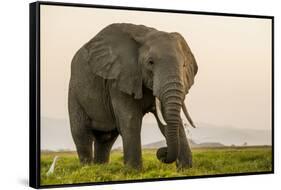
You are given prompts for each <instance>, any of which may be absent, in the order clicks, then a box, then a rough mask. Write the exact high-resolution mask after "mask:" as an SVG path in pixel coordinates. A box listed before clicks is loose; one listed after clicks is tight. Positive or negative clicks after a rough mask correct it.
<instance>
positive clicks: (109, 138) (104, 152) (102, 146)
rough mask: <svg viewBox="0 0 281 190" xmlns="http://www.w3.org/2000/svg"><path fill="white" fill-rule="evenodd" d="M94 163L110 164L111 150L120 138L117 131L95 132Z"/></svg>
mask: <svg viewBox="0 0 281 190" xmlns="http://www.w3.org/2000/svg"><path fill="white" fill-rule="evenodd" d="M94 136H95V140H94V163H97V164H103V163H108V162H109V156H110V150H111V148H112V145H113V144H114V142H115V140H116V139H117V137H118V132H117V130H114V131H111V132H106V133H103V132H94Z"/></svg>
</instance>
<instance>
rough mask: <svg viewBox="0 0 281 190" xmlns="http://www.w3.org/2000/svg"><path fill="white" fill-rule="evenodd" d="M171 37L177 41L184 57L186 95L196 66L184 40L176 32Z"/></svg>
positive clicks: (196, 68)
mask: <svg viewBox="0 0 281 190" xmlns="http://www.w3.org/2000/svg"><path fill="white" fill-rule="evenodd" d="M171 35H172V36H174V37H175V38H176V39H177V42H178V44H179V47H180V49H181V51H182V54H183V56H184V65H185V67H184V68H185V71H186V72H185V74H184V75H185V76H184V83H185V86H186V89H185V90H186V93H188V91H189V89H190V87H191V86H192V85H193V83H194V77H195V75H196V74H197V71H198V66H197V63H196V60H195V58H194V55H193V53H192V52H191V50H190V48H189V46H188V45H187V43H186V41H185V39H184V38H183V36H182V35H181V34H179V33H177V32H173V33H171Z"/></svg>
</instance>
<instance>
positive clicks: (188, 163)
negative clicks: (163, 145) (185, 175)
mask: <svg viewBox="0 0 281 190" xmlns="http://www.w3.org/2000/svg"><path fill="white" fill-rule="evenodd" d="M176 166H177V169H178V170H184V169H189V168H192V158H191V157H188V158H185V159H178V160H177V161H176Z"/></svg>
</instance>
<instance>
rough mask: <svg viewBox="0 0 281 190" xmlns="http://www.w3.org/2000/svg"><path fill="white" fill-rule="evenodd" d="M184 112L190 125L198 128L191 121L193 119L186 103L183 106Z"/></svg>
mask: <svg viewBox="0 0 281 190" xmlns="http://www.w3.org/2000/svg"><path fill="white" fill-rule="evenodd" d="M182 111H183V113H184V115H185V117H186V119H187V120H188V121H189V123H190V125H191V126H192V127H194V128H196V126H195V125H194V123H193V121H192V119H191V117H190V115H189V113H188V111H187V109H186V107H185V104H184V103H183V104H182Z"/></svg>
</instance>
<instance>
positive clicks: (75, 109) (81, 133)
mask: <svg viewBox="0 0 281 190" xmlns="http://www.w3.org/2000/svg"><path fill="white" fill-rule="evenodd" d="M70 98H71V97H70ZM69 116H70V117H69V118H70V127H71V134H72V137H73V140H74V143H75V146H76V149H77V153H78V157H79V160H80V163H82V164H90V163H92V161H93V148H92V145H93V136H92V135H91V132H90V131H89V130H88V127H87V125H89V119H88V116H87V115H86V114H85V113H84V111H83V110H82V109H81V107H80V105H79V104H78V103H77V102H76V101H75V100H74V99H73V100H72V101H69Z"/></svg>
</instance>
